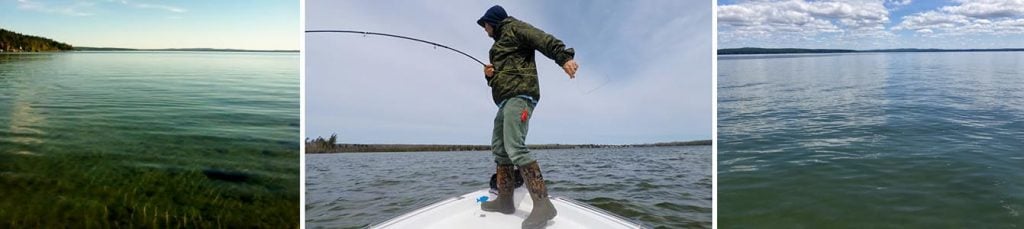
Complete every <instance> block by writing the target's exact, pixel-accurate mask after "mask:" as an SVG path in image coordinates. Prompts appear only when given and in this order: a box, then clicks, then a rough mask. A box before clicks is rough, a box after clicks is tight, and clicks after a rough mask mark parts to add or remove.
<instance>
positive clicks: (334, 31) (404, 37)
mask: <svg viewBox="0 0 1024 229" xmlns="http://www.w3.org/2000/svg"><path fill="white" fill-rule="evenodd" d="M306 33H351V34H362V35H363V36H366V35H376V36H385V37H393V38H400V39H406V40H411V41H417V42H422V43H427V44H430V45H433V46H434V47H435V48H436V47H441V48H446V49H448V50H452V51H455V52H457V53H459V54H462V55H463V56H466V57H469V58H470V59H473V61H476V62H477V63H479V64H480V65H481V66H487V64H484V62H483V61H480V59H477V58H476V57H473V56H470V55H469V54H466V53H465V52H463V51H459V50H458V49H455V48H452V47H449V46H447V45H443V44H440V43H437V42H433V41H428V40H423V39H418V38H412V37H407V36H402V35H395V34H387V33H378V32H367V31H357V30H306ZM531 69H532V68H531ZM519 70H525V69H509V70H505V71H495V72H494V73H495V74H497V73H499V72H501V73H506V74H514V73H511V72H515V71H519ZM603 78H604V82H603V83H601V84H600V85H598V86H597V87H595V88H593V89H590V90H587V92H584V93H583V94H584V95H586V94H590V93H591V92H594V91H596V90H597V89H600V88H602V87H604V86H605V85H607V84H608V83H609V82H611V81H610V80H608V77H607V76H604V77H603ZM576 85H577V86H576V89H577V91H579V84H576Z"/></svg>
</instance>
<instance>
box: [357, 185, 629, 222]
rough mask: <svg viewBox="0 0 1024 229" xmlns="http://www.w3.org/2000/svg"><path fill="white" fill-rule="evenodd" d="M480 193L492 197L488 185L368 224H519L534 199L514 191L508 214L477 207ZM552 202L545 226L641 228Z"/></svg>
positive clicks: (580, 205)
mask: <svg viewBox="0 0 1024 229" xmlns="http://www.w3.org/2000/svg"><path fill="white" fill-rule="evenodd" d="M481 196H487V197H488V199H489V200H494V199H495V198H496V196H495V195H494V194H492V193H490V192H489V191H488V190H487V189H483V190H479V191H475V192H471V193H468V194H465V195H462V196H458V197H455V198H451V199H447V200H443V201H440V202H437V203H434V204H431V205H430V206H426V207H423V208H420V209H417V210H415V211H412V212H409V213H406V214H404V215H401V216H398V217H395V218H394V219H391V220H388V221H385V222H383V223H380V224H377V225H373V226H371V227H370V228H453V229H457V228H489V229H502V228H520V223H522V222H523V219H526V216H528V215H529V214H530V210H531V209H532V208H533V201H532V200H531V199H530V198H529V197H528V194H527V190H526V189H525V188H518V189H516V191H515V195H514V198H513V199H514V203H515V204H516V212H515V213H513V214H510V215H506V214H501V213H497V212H485V211H483V210H480V203H479V202H478V201H477V199H478V198H480V197H481ZM551 203H552V204H554V205H555V209H556V210H558V216H555V218H554V219H553V220H551V221H548V225H547V228H551V229H558V228H644V227H643V226H642V225H639V224H637V223H634V222H631V221H628V220H626V219H623V218H621V217H619V216H616V215H614V214H612V213H609V212H606V211H603V210H601V209H598V208H596V207H594V206H590V205H587V204H584V203H579V202H576V201H573V200H570V199H566V198H561V197H552V198H551Z"/></svg>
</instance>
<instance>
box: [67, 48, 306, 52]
mask: <svg viewBox="0 0 1024 229" xmlns="http://www.w3.org/2000/svg"><path fill="white" fill-rule="evenodd" d="M71 51H172V52H299V50H258V49H214V48H170V49H132V48H111V47H75V48H74V50H71Z"/></svg>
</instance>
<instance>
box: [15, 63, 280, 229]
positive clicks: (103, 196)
mask: <svg viewBox="0 0 1024 229" xmlns="http://www.w3.org/2000/svg"><path fill="white" fill-rule="evenodd" d="M298 65H299V56H298V54H297V53H220V52H65V53H41V54H2V55H0V186H3V187H4V188H3V189H2V191H0V196H4V197H5V198H0V209H6V210H0V227H4V225H7V226H15V227H19V226H29V227H31V226H33V225H38V226H45V225H50V226H54V225H76V224H80V225H81V226H90V225H91V226H100V227H106V226H116V225H121V226H132V225H135V226H138V225H149V226H160V227H174V226H179V225H180V226H188V227H194V226H217V225H222V226H226V225H239V226H244V225H251V226H261V225H262V226H272V225H273V226H282V227H283V226H288V225H297V224H298V207H299V203H298V202H299V201H298V197H299V196H298V190H299V188H298V185H299V181H298V179H299V177H298V176H299V175H298V174H299V170H298V167H299V166H298V164H299V154H298V150H299V146H298V142H299V141H298V138H299V95H298V93H299V83H298V82H299V70H298ZM13 209H18V210H17V211H15V210H13Z"/></svg>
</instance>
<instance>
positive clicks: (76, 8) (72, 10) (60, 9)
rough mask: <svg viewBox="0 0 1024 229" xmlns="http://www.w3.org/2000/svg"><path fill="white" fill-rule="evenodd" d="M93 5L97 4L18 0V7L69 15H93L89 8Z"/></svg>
mask: <svg viewBox="0 0 1024 229" xmlns="http://www.w3.org/2000/svg"><path fill="white" fill-rule="evenodd" d="M93 5H95V4H94V3H91V2H74V3H72V4H66V5H55V4H47V3H44V2H40V1H30V0H18V9H22V10H31V11H37V12H44V13H55V14H63V15H68V16H92V15H93V13H91V12H88V10H90V9H91V8H92V7H93Z"/></svg>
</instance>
